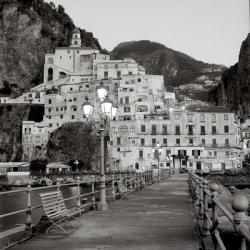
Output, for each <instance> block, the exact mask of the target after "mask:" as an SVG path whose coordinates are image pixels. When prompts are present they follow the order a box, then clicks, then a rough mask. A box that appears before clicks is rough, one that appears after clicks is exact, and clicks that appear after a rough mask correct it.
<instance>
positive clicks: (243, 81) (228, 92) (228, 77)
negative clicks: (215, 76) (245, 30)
mask: <svg viewBox="0 0 250 250" xmlns="http://www.w3.org/2000/svg"><path fill="white" fill-rule="evenodd" d="M210 100H212V101H214V102H215V103H216V104H218V105H225V106H228V107H230V109H231V110H233V111H235V112H236V113H237V114H238V115H239V116H240V117H241V118H246V117H248V116H250V35H248V37H247V39H246V40H245V41H243V43H242V46H241V50H240V55H239V62H238V63H237V64H235V65H234V66H232V67H230V68H229V69H228V70H226V71H225V72H224V74H223V75H222V80H221V83H220V84H219V85H218V86H217V87H216V88H215V89H214V90H213V91H211V93H210Z"/></svg>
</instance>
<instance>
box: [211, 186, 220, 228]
mask: <svg viewBox="0 0 250 250" xmlns="http://www.w3.org/2000/svg"><path fill="white" fill-rule="evenodd" d="M210 190H211V198H212V224H213V226H212V227H213V228H216V223H217V220H218V214H217V208H216V203H215V199H216V197H217V195H218V191H219V185H218V184H216V183H212V184H211V185H210Z"/></svg>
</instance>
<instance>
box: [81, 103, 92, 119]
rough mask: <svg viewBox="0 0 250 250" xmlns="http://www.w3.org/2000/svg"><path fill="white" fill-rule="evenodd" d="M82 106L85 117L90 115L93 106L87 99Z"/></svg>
mask: <svg viewBox="0 0 250 250" xmlns="http://www.w3.org/2000/svg"><path fill="white" fill-rule="evenodd" d="M82 107H83V113H84V115H85V116H86V117H87V118H88V117H89V116H91V115H92V112H93V109H94V107H93V106H92V105H91V103H90V102H89V101H86V102H84V103H83V105H82Z"/></svg>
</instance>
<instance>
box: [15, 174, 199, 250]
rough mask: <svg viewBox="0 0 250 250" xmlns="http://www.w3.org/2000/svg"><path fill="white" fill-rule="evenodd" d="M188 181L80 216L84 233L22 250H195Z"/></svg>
mask: <svg viewBox="0 0 250 250" xmlns="http://www.w3.org/2000/svg"><path fill="white" fill-rule="evenodd" d="M189 199H190V195H189V188H188V183H187V175H179V176H174V177H172V178H170V179H165V180H163V181H162V182H161V183H160V184H158V183H156V184H153V185H151V186H148V187H146V188H145V189H143V190H141V191H139V192H135V193H132V194H130V195H129V196H128V199H123V200H117V201H115V202H112V203H110V204H109V210H108V211H104V212H100V211H93V212H89V213H87V214H84V215H82V216H81V221H82V223H83V227H82V228H80V229H77V230H75V231H74V232H73V233H71V234H69V235H68V236H64V237H58V238H53V235H48V236H46V235H41V236H37V237H34V238H33V239H32V240H30V241H27V242H25V243H23V244H21V245H19V246H16V247H15V248H14V249H16V250H17V249H18V250H31V249H32V250H33V249H35V250H40V249H47V250H49V249H50V250H52V249H60V250H64V249H65V250H69V249H74V250H78V249H79V250H80V249H83V250H96V249H98V250H104V249H105V250H106V249H112V250H118V249H124V250H126V249H128V250H129V249H133V250H140V249H143V250H158V249H162V250H163V249H164V250H184V249H185V250H195V249H198V244H197V242H196V238H195V234H194V226H193V218H192V213H191V204H190V201H189Z"/></svg>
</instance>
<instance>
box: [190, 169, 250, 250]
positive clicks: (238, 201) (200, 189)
mask: <svg viewBox="0 0 250 250" xmlns="http://www.w3.org/2000/svg"><path fill="white" fill-rule="evenodd" d="M189 184H190V189H191V193H192V195H193V199H194V204H195V208H196V209H195V210H196V215H197V217H198V219H199V220H200V221H201V223H200V224H201V233H202V237H209V236H211V237H212V238H213V239H215V242H214V243H215V245H216V248H215V249H221V250H227V248H226V246H225V245H227V243H228V242H223V236H222V235H221V233H220V217H221V216H224V218H227V223H228V224H229V225H230V226H229V228H227V229H225V228H224V230H228V229H230V232H233V233H235V234H236V235H237V236H239V240H240V242H239V245H240V248H239V249H240V250H246V249H249V248H247V245H248V244H249V243H250V232H249V227H248V225H249V222H248V221H249V220H250V219H249V217H248V215H247V210H248V206H249V201H248V200H247V198H246V197H244V196H243V195H242V194H240V193H237V194H234V195H233V198H232V202H231V206H232V210H233V211H230V210H229V209H228V208H227V207H226V206H225V204H223V203H222V202H221V201H220V199H219V189H220V186H219V185H218V184H216V183H209V182H208V181H207V180H206V179H204V178H202V177H200V176H197V175H195V174H193V173H189Z"/></svg>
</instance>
